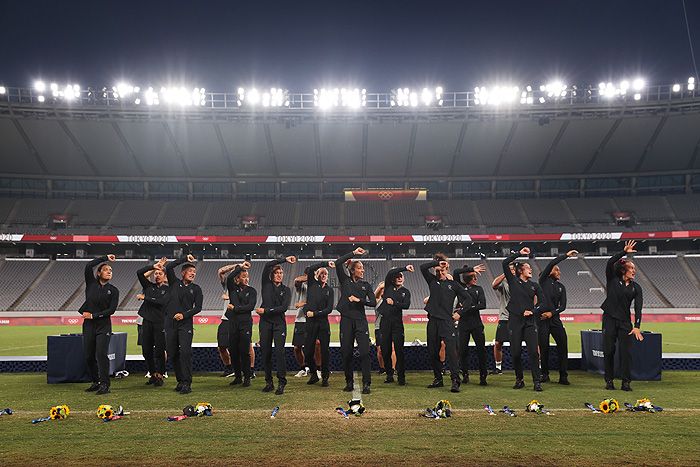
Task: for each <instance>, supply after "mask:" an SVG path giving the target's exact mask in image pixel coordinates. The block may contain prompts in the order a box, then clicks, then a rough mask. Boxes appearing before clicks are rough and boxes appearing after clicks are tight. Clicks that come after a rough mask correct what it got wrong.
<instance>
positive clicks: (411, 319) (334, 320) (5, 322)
mask: <svg viewBox="0 0 700 467" xmlns="http://www.w3.org/2000/svg"><path fill="white" fill-rule="evenodd" d="M66 313H67V315H59V316H32V312H31V311H27V312H26V314H27V315H28V316H8V317H2V316H0V327H2V326H59V325H67V326H79V325H82V324H83V318H82V317H81V316H80V315H79V314H78V313H68V312H66ZM136 318H137V316H136V314H134V315H133V316H112V324H114V325H134V326H135V325H136ZM294 318H295V315H294V314H289V315H287V316H286V320H287V324H289V325H290V326H291V325H292V324H294ZM374 318H375V316H374V315H367V321H369V322H370V323H373V322H374ZM193 319H194V324H217V325H218V324H219V323H221V318H220V317H219V316H195V317H194V318H193ZM561 320H562V321H563V322H564V323H600V322H601V314H600V313H589V314H573V313H570V314H567V313H565V314H563V315H562V316H561ZM258 321H259V317H258V316H257V315H255V316H253V322H254V323H258ZM328 321H329V322H330V323H331V324H338V323H339V322H340V315H337V314H335V313H333V314H332V315H330V316H329V317H328ZM481 321H482V322H483V323H484V324H492V325H496V324H498V315H497V314H482V315H481ZM403 322H404V323H405V324H426V323H427V322H428V317H427V315H426V314H425V313H406V314H404V315H403ZM644 322H645V323H697V322H700V314H697V313H655V314H646V315H644Z"/></svg>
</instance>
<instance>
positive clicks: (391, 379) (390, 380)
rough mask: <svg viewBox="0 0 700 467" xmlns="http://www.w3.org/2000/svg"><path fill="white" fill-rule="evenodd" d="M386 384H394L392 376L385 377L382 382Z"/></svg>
mask: <svg viewBox="0 0 700 467" xmlns="http://www.w3.org/2000/svg"><path fill="white" fill-rule="evenodd" d="M384 382H385V383H386V384H391V383H393V382H394V375H386V379H385V380H384Z"/></svg>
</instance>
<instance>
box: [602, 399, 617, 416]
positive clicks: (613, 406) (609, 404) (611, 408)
mask: <svg viewBox="0 0 700 467" xmlns="http://www.w3.org/2000/svg"><path fill="white" fill-rule="evenodd" d="M598 408H599V409H600V411H601V412H603V413H611V412H617V411H618V409H619V408H620V404H619V403H618V402H617V400H616V399H605V400H603V401H601V403H600V405H598Z"/></svg>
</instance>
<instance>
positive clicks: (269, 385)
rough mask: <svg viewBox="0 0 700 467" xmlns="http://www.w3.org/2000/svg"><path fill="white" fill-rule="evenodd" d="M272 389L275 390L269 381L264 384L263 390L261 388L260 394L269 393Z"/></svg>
mask: <svg viewBox="0 0 700 467" xmlns="http://www.w3.org/2000/svg"><path fill="white" fill-rule="evenodd" d="M273 389H275V385H274V384H272V382H271V381H270V382H268V383H267V384H265V387H264V388H262V392H271V391H272V390H273Z"/></svg>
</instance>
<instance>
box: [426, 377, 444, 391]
mask: <svg viewBox="0 0 700 467" xmlns="http://www.w3.org/2000/svg"><path fill="white" fill-rule="evenodd" d="M444 385H445V383H443V382H442V380H441V379H437V378H436V379H434V380H433V382H432V383H430V384H429V385H428V389H433V388H441V387H443V386H444Z"/></svg>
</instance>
